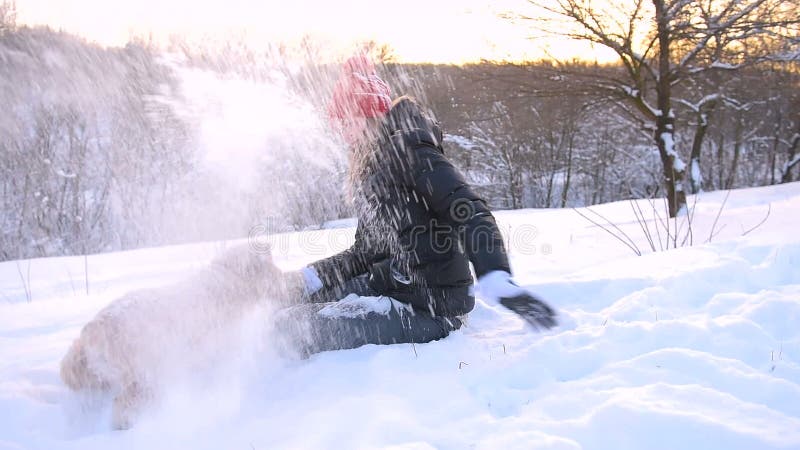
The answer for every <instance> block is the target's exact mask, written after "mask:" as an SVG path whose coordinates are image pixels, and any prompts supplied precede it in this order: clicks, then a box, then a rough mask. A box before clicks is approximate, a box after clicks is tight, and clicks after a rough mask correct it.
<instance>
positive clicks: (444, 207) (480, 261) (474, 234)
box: [404, 139, 511, 278]
mask: <svg viewBox="0 0 800 450" xmlns="http://www.w3.org/2000/svg"><path fill="white" fill-rule="evenodd" d="M404 140H405V141H406V144H408V143H409V142H408V139H404ZM414 144H416V145H414ZM412 148H413V150H412V153H413V158H412V161H413V163H412V176H413V189H414V191H415V192H417V193H418V194H419V195H421V196H422V198H423V199H424V201H425V204H426V205H427V207H428V209H429V210H432V211H433V212H434V214H435V216H436V217H437V218H438V219H439V220H441V221H443V222H445V223H447V224H449V225H450V226H453V227H456V228H458V229H459V232H460V233H459V236H461V241H462V242H461V244H462V245H463V246H464V250H465V252H466V254H467V257H468V258H469V260H470V262H471V263H472V266H473V267H474V269H475V275H476V276H477V277H478V278H480V277H481V276H482V275H484V274H486V273H488V272H491V271H492V270H504V271H506V272H509V273H510V272H511V270H510V266H509V263H508V256H507V254H506V249H505V245H504V243H503V239H502V236H501V235H500V230H499V229H498V227H497V222H496V221H495V219H494V216H493V215H492V213H491V211H489V208H488V206H487V205H486V202H485V201H484V200H483V199H482V198H480V196H478V194H476V193H475V191H474V190H473V189H472V188H471V187H470V186H469V184H468V183H467V182H466V180H465V179H464V177H463V175H462V174H461V172H460V171H459V170H458V169H457V168H456V167H455V166H453V164H452V163H450V161H448V160H447V158H446V157H445V156H444V154H443V153H442V151H441V150H440V149H439V148H438V146H435V145H434V144H432V143H427V142H424V141H422V140H418V141H417V142H416V143H412Z"/></svg>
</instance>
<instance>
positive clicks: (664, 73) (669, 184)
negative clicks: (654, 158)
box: [653, 0, 686, 217]
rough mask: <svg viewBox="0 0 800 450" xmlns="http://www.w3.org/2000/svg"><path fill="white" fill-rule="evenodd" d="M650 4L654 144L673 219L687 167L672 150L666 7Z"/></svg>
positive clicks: (682, 194) (683, 195)
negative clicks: (654, 48) (654, 46)
mask: <svg viewBox="0 0 800 450" xmlns="http://www.w3.org/2000/svg"><path fill="white" fill-rule="evenodd" d="M653 4H654V5H655V7H656V24H657V28H658V49H659V55H658V80H656V93H657V105H658V115H657V116H656V132H655V141H656V145H657V146H658V153H659V155H661V163H662V165H663V175H664V187H666V189H667V202H668V205H669V216H670V217H675V216H677V215H678V212H679V211H680V210H681V208H683V206H684V205H685V204H686V192H684V190H683V180H684V177H685V174H686V164H684V162H683V161H681V159H680V157H679V156H678V152H677V151H676V150H675V117H674V115H673V113H672V105H671V102H672V70H671V63H670V25H669V15H668V11H667V5H666V4H665V2H664V1H663V0H653Z"/></svg>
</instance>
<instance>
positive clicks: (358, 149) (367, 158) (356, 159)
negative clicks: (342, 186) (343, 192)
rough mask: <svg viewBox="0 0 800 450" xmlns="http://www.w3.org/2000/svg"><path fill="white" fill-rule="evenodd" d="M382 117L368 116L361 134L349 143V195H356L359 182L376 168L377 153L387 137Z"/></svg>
mask: <svg viewBox="0 0 800 450" xmlns="http://www.w3.org/2000/svg"><path fill="white" fill-rule="evenodd" d="M386 133H387V125H386V121H385V119H384V118H370V119H367V123H366V125H365V127H364V133H363V136H362V137H361V138H360V139H358V141H357V143H356V144H354V145H351V146H350V148H349V153H348V170H347V188H348V193H349V194H350V197H351V198H352V197H353V196H354V195H356V193H357V191H358V190H359V189H360V187H361V184H362V183H363V182H364V181H365V179H366V178H367V177H368V176H369V175H370V174H371V173H372V172H373V171H374V170H375V169H376V164H377V163H378V154H379V152H380V146H381V145H382V144H383V140H384V139H385V138H386V137H387V134H386Z"/></svg>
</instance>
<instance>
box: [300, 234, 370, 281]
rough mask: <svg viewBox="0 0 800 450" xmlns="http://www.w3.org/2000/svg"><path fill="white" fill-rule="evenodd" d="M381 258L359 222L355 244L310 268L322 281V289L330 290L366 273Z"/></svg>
mask: <svg viewBox="0 0 800 450" xmlns="http://www.w3.org/2000/svg"><path fill="white" fill-rule="evenodd" d="M382 256H383V255H382V254H381V253H380V252H378V251H376V243H374V242H370V240H369V238H368V236H367V232H366V230H365V228H364V225H363V224H362V223H361V221H359V223H358V226H357V228H356V237H355V242H354V243H353V245H352V246H351V247H350V248H348V249H347V250H344V251H342V252H339V253H337V254H335V255H333V256H329V257H327V258H325V259H321V260H319V261H317V262H315V263H313V264H311V266H310V267H311V268H313V269H314V270H315V271H316V275H317V276H318V277H319V280H320V281H322V287H325V288H331V287H335V286H338V285H340V284H342V283H344V282H345V281H347V280H349V279H351V278H353V277H356V276H358V275H361V274H364V273H366V272H367V271H368V270H369V267H370V264H372V263H373V262H375V261H376V260H378V259H380V258H381V257H382Z"/></svg>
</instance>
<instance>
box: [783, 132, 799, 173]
mask: <svg viewBox="0 0 800 450" xmlns="http://www.w3.org/2000/svg"><path fill="white" fill-rule="evenodd" d="M798 145H800V130H798V132H797V133H795V134H794V136H793V137H792V144H791V145H790V146H789V155H788V156H789V158H788V159H787V161H786V164H784V166H783V170H782V172H783V173H782V174H781V183H791V182H792V169H794V167H795V166H796V165H797V164H800V157H798V155H797V147H798Z"/></svg>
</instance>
